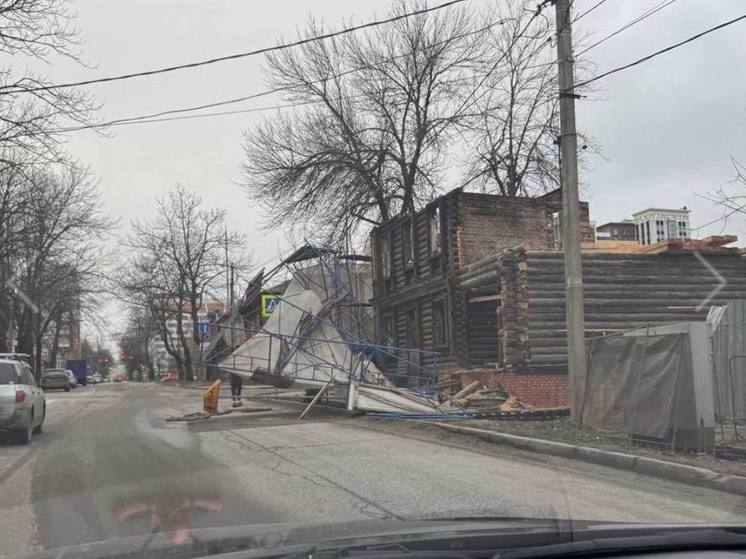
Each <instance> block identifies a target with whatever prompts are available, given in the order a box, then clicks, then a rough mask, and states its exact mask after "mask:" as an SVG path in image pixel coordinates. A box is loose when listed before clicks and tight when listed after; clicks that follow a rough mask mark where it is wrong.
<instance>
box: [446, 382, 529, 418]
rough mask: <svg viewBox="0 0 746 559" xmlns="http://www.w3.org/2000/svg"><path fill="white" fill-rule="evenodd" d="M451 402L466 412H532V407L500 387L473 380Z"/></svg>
mask: <svg viewBox="0 0 746 559" xmlns="http://www.w3.org/2000/svg"><path fill="white" fill-rule="evenodd" d="M453 402H454V403H455V404H456V405H458V406H460V407H462V408H464V410H465V411H467V412H480V413H489V412H503V411H516V410H533V409H536V408H534V407H533V406H531V405H529V404H526V403H524V402H521V401H520V400H519V399H518V398H516V397H515V396H511V395H510V394H508V392H507V391H506V390H505V389H504V388H503V387H502V386H496V387H489V386H485V385H484V384H482V383H481V382H480V381H478V380H475V381H474V382H472V383H469V384H468V385H467V386H466V387H464V388H463V389H462V390H461V391H459V392H458V393H457V394H456V395H455V396H454V397H453Z"/></svg>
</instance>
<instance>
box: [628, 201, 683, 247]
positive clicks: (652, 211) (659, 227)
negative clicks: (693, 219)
mask: <svg viewBox="0 0 746 559" xmlns="http://www.w3.org/2000/svg"><path fill="white" fill-rule="evenodd" d="M689 214H690V210H688V209H687V208H686V207H684V208H682V209H680V210H674V209H664V208H648V209H646V210H642V211H639V212H636V213H634V214H632V220H633V221H634V224H635V226H636V228H637V239H638V241H639V243H640V244H643V245H653V244H655V243H659V242H660V241H665V240H668V239H689V238H690V237H691V235H690V231H691V225H690V222H689Z"/></svg>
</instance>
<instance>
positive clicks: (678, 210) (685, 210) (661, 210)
mask: <svg viewBox="0 0 746 559" xmlns="http://www.w3.org/2000/svg"><path fill="white" fill-rule="evenodd" d="M691 211H692V210H690V209H688V208H686V207H684V208H646V209H644V210H640V211H639V212H635V213H633V214H632V217H635V216H638V215H642V214H646V213H649V212H658V213H679V214H681V213H685V214H689V213H691Z"/></svg>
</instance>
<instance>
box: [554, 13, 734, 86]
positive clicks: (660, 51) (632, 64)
mask: <svg viewBox="0 0 746 559" xmlns="http://www.w3.org/2000/svg"><path fill="white" fill-rule="evenodd" d="M744 19H746V14H745V15H742V16H739V17H737V18H734V19H731V20H729V21H726V22H725V23H721V24H720V25H716V26H715V27H711V28H709V29H707V30H705V31H702V32H701V33H697V34H696V35H692V36H691V37H689V38H688V39H685V40H683V41H680V42H678V43H676V44H674V45H671V46H669V47H666V48H664V49H661V50H659V51H656V52H654V53H652V54H649V55H647V56H643V57H642V58H639V59H637V60H635V61H634V62H630V63H629V64H625V65H624V66H619V67H617V68H613V69H612V70H609V71H608V72H604V73H603V74H600V75H598V76H596V77H595V78H591V79H589V80H585V81H584V82H580V83H577V84H575V89H577V88H579V87H582V86H584V85H588V84H589V83H593V82H595V81H597V80H600V79H601V78H605V77H606V76H610V75H611V74H616V73H617V72H621V71H622V70H627V69H628V68H632V66H637V65H638V64H642V63H643V62H647V61H648V60H650V59H652V58H655V57H656V56H660V55H661V54H664V53H666V52H669V51H672V50H674V49H677V48H679V47H681V46H683V45H686V44H687V43H691V42H692V41H696V40H697V39H699V38H701V37H704V36H705V35H708V34H710V33H713V32H715V31H717V30H719V29H723V28H724V27H728V26H729V25H733V24H734V23H738V22H739V21H741V20H744ZM566 93H570V92H566Z"/></svg>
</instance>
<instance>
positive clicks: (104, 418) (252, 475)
mask: <svg viewBox="0 0 746 559" xmlns="http://www.w3.org/2000/svg"><path fill="white" fill-rule="evenodd" d="M254 393H255V394H258V393H260V390H259V389H256V390H255V391H254ZM47 403H48V417H47V423H46V425H45V428H44V432H43V433H42V434H41V435H38V436H37V437H35V439H34V441H33V442H32V444H31V445H30V446H27V447H22V446H16V445H13V444H9V443H3V444H2V445H0V542H2V544H1V545H0V554H2V555H3V556H8V557H14V556H17V555H18V554H22V553H24V552H29V551H33V550H38V549H42V548H46V549H50V548H60V547H64V546H69V545H73V544H77V543H81V542H90V541H99V540H107V539H111V538H116V537H120V536H126V535H135V534H147V533H151V532H164V533H166V534H167V535H168V537H169V538H170V539H171V540H172V541H174V542H180V541H184V540H185V539H187V538H188V537H189V533H190V530H193V529H199V528H204V527H213V526H229V525H247V524H260V523H262V524H264V523H273V522H294V521H314V522H337V521H338V522H342V521H350V520H358V519H413V518H433V517H444V516H454V515H455V516H471V517H473V516H484V515H489V516H511V517H516V516H532V517H535V516H541V517H559V518H575V519H608V520H620V521H652V522H746V503H745V502H744V498H742V497H737V496H732V495H727V494H723V493H718V492H716V491H711V490H707V489H702V488H695V487H688V486H684V485H679V484H674V483H667V482H665V481H661V480H656V479H652V478H645V477H641V476H637V475H634V474H627V473H625V472H620V471H618V470H613V469H609V468H603V467H599V466H593V465H590V464H584V463H577V462H572V461H566V460H561V459H556V458H548V457H542V456H538V455H527V454H521V453H516V452H512V451H509V450H506V449H504V448H501V447H494V446H491V445H488V444H486V443H484V444H480V443H474V442H473V441H464V440H463V439H460V438H459V437H458V436H449V435H445V434H443V435H433V434H432V433H429V434H423V435H422V437H420V435H419V434H418V433H416V432H413V431H412V430H411V428H410V429H399V428H397V427H395V426H393V425H389V424H381V423H373V422H370V421H368V420H366V419H361V418H349V417H345V416H342V415H339V414H334V413H329V412H328V411H324V410H319V411H318V412H315V413H313V414H312V415H311V417H310V418H309V419H307V420H304V421H303V422H301V421H299V420H298V419H297V415H298V413H299V411H300V409H299V408H298V407H296V406H293V405H291V404H279V403H277V402H276V401H273V402H271V403H269V404H267V403H266V402H261V401H253V402H251V403H250V405H253V406H257V407H258V406H266V405H270V406H271V407H272V411H269V412H263V413H258V414H232V415H230V416H226V417H222V418H213V419H210V420H208V421H202V422H199V423H193V424H189V425H187V424H185V423H181V422H167V421H165V418H166V417H167V416H169V415H174V414H181V413H184V412H187V411H195V410H197V409H199V406H200V393H199V392H197V391H195V390H188V389H178V388H170V387H163V386H157V385H152V384H151V385H140V384H132V383H125V384H105V385H98V386H89V387H82V388H80V389H78V390H75V391H72V392H70V393H64V392H51V393H48V394H47Z"/></svg>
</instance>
